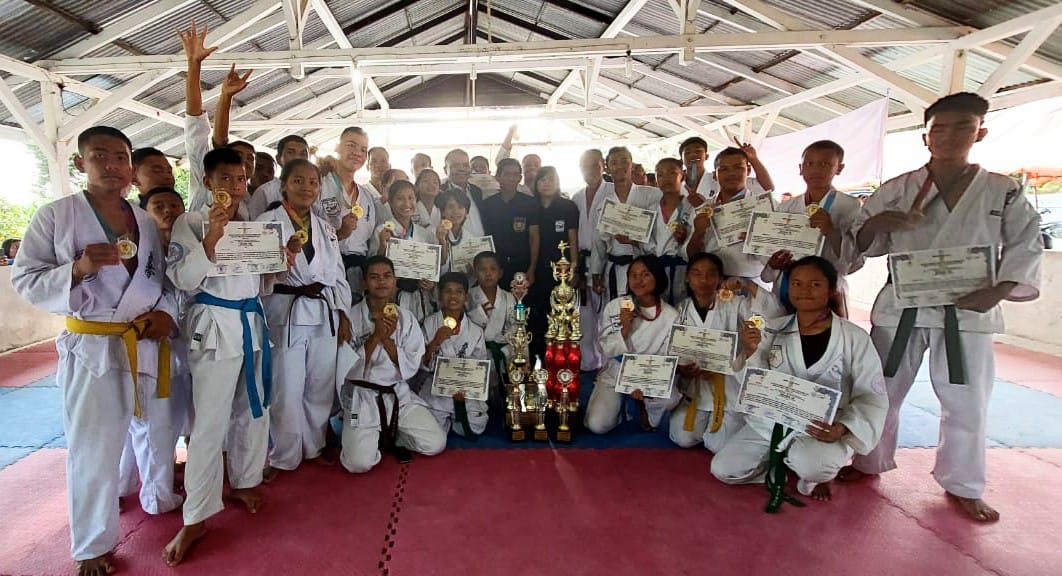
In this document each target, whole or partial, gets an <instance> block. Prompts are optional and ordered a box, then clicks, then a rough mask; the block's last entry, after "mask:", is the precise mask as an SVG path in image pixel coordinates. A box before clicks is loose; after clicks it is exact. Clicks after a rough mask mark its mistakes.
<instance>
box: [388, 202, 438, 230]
mask: <svg viewBox="0 0 1062 576" xmlns="http://www.w3.org/2000/svg"><path fill="white" fill-rule="evenodd" d="M388 212H390V210H388ZM388 218H390V216H388ZM413 222H416V223H417V225H419V226H423V227H431V228H436V229H438V228H439V223H440V222H442V210H439V208H438V207H437V206H436V205H435V204H432V205H431V206H425V205H424V203H423V202H421V201H419V200H418V201H417V213H416V214H414V215H413Z"/></svg>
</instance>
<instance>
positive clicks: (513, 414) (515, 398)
mask: <svg viewBox="0 0 1062 576" xmlns="http://www.w3.org/2000/svg"><path fill="white" fill-rule="evenodd" d="M523 377H524V373H523V372H520V371H517V372H510V373H509V380H510V382H511V383H512V386H510V388H509V396H508V398H509V400H508V405H507V406H506V409H507V413H508V420H509V439H510V440H512V441H513V442H523V441H524V440H526V439H527V437H526V435H525V432H524V429H523V427H522V426H521V425H520V407H521V405H522V404H523V401H522V399H521V398H520V391H521V389H522V388H521V386H520V385H521V384H522V383H523Z"/></svg>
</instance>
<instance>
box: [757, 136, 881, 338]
mask: <svg viewBox="0 0 1062 576" xmlns="http://www.w3.org/2000/svg"><path fill="white" fill-rule="evenodd" d="M841 170H844V148H841V145H840V144H838V143H836V142H834V141H832V140H819V141H817V142H812V143H811V144H810V145H809V146H808V147H807V148H805V149H804V154H803V156H802V159H801V162H800V175H801V176H802V177H803V178H804V183H805V184H806V185H807V191H806V192H805V193H804V194H801V195H800V196H796V197H793V198H790V199H788V200H783V201H782V202H781V203H780V204H779V205H778V208H777V209H776V211H777V212H788V213H791V214H809V215H810V217H811V222H810V224H811V227H812V228H818V229H819V231H821V232H822V235H823V236H824V237H825V241H824V243H823V249H822V256H823V257H824V258H826V259H827V260H829V261H830V263H831V264H833V267H834V268H835V269H836V270H837V274H838V279H837V286H838V289H837V294H838V297H839V303H840V304H841V308H840V310H839V314H841V316H844V317H846V318H847V317H848V306H847V303H846V298H845V296H846V295H847V294H848V282H846V281H845V277H846V276H847V275H848V274H851V273H853V272H855V271H857V270H859V269H860V268H862V267H863V260H864V258H863V256H862V255H861V254H857V255H852V254H849V255H848V256H851V258H842V257H841V238H842V237H843V236H844V234H846V233H847V232H848V230H849V229H850V228H851V227H852V222H853V221H854V220H855V218H856V216H858V215H859V210H860V208H861V207H862V205H861V204H860V202H859V200H856V199H855V198H853V197H851V196H849V195H847V194H845V193H843V192H839V191H837V190H836V189H835V188H834V187H833V178H834V176H837V175H838V174H840V173H841ZM792 263H793V256H792V254H791V253H790V252H789V251H788V250H779V251H778V252H777V253H775V254H774V255H772V256H771V259H770V260H768V261H767V265H766V266H764V267H763V272H762V273H761V274H760V279H761V280H763V281H764V282H773V285H772V291H773V292H774V293H775V294H778V295H779V297H780V298H781V299H782V300H783V301H785V300H786V294H785V290H786V289H787V288H788V285H789V283H788V282H786V281H785V270H786V269H787V268H788V266H789V265H790V264H792Z"/></svg>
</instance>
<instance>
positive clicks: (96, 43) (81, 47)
mask: <svg viewBox="0 0 1062 576" xmlns="http://www.w3.org/2000/svg"><path fill="white" fill-rule="evenodd" d="M193 1H194V0H160V1H158V2H151V3H150V4H146V5H144V6H142V7H141V8H139V9H136V10H133V11H132V12H129V13H128V14H126V15H125V16H122V17H121V18H119V19H117V20H115V21H114V22H113V23H111V24H109V25H107V26H106V27H104V28H103V30H101V31H100V32H99V33H98V34H92V35H90V36H88V37H87V38H84V39H83V40H80V41H78V42H76V43H75V44H73V45H72V46H69V47H67V48H64V49H62V50H60V51H59V52H57V53H56V54H54V55H53V56H52V58H56V59H62V58H80V57H82V56H84V55H86V54H89V53H90V52H93V51H95V50H98V49H100V48H102V47H104V46H106V45H107V44H110V43H111V42H114V41H115V40H118V39H119V38H124V37H126V36H129V35H130V34H133V33H135V32H137V31H139V30H142V29H144V28H146V27H147V26H149V25H151V24H154V23H155V22H157V21H159V20H162V19H163V18H165V17H167V16H169V15H170V14H173V13H174V12H177V11H178V10H180V9H182V8H184V7H185V6H187V5H189V4H191V3H192V2H193Z"/></svg>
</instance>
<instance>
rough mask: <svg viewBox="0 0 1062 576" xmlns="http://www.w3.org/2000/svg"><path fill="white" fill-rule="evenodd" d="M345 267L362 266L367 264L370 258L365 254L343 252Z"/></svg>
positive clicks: (348, 268)
mask: <svg viewBox="0 0 1062 576" xmlns="http://www.w3.org/2000/svg"><path fill="white" fill-rule="evenodd" d="M342 258H343V268H345V269H347V270H350V269H351V268H362V267H364V266H365V261H366V260H368V257H366V256H365V255H364V254H343V256H342Z"/></svg>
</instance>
